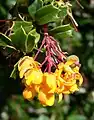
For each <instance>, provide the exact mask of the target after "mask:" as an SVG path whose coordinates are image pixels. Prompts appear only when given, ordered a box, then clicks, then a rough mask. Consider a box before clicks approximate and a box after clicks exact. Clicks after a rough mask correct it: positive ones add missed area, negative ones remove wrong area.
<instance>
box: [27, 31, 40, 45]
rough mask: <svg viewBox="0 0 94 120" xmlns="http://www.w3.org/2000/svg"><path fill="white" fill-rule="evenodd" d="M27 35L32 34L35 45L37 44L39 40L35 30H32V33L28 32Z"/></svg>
mask: <svg viewBox="0 0 94 120" xmlns="http://www.w3.org/2000/svg"><path fill="white" fill-rule="evenodd" d="M29 34H32V35H33V36H34V37H35V44H37V43H38V41H39V39H40V34H38V33H37V32H36V29H33V30H32V31H30V33H29Z"/></svg>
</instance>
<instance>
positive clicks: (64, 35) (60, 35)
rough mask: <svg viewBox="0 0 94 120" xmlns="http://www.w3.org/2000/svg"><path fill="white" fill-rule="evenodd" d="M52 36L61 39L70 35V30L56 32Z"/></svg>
mask: <svg viewBox="0 0 94 120" xmlns="http://www.w3.org/2000/svg"><path fill="white" fill-rule="evenodd" d="M54 37H56V38H57V39H63V38H68V37H72V30H68V31H66V32H60V33H57V34H56V35H54Z"/></svg>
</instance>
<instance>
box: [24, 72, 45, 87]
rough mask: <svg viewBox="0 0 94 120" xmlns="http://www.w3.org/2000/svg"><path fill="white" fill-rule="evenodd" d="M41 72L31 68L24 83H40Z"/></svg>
mask: <svg viewBox="0 0 94 120" xmlns="http://www.w3.org/2000/svg"><path fill="white" fill-rule="evenodd" d="M42 77H43V74H42V72H41V71H40V70H33V71H32V72H31V74H30V75H29V76H28V78H27V80H26V84H27V85H30V84H40V83H41V82H42V80H43V78H42Z"/></svg>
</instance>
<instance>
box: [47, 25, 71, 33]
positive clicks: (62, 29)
mask: <svg viewBox="0 0 94 120" xmlns="http://www.w3.org/2000/svg"><path fill="white" fill-rule="evenodd" d="M72 29H73V28H72V27H71V26H70V24H67V25H61V26H58V27H56V28H53V29H51V30H50V31H49V32H50V33H51V34H57V33H60V32H66V31H68V30H72Z"/></svg>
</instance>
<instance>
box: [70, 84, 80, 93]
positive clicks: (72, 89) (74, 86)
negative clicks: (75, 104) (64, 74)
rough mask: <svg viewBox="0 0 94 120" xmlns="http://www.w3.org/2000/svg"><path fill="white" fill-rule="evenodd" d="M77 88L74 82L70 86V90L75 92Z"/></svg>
mask: <svg viewBox="0 0 94 120" xmlns="http://www.w3.org/2000/svg"><path fill="white" fill-rule="evenodd" d="M78 90H79V89H78V87H77V85H76V84H75V85H73V86H72V87H71V88H70V92H72V93H73V92H75V91H78Z"/></svg>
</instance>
